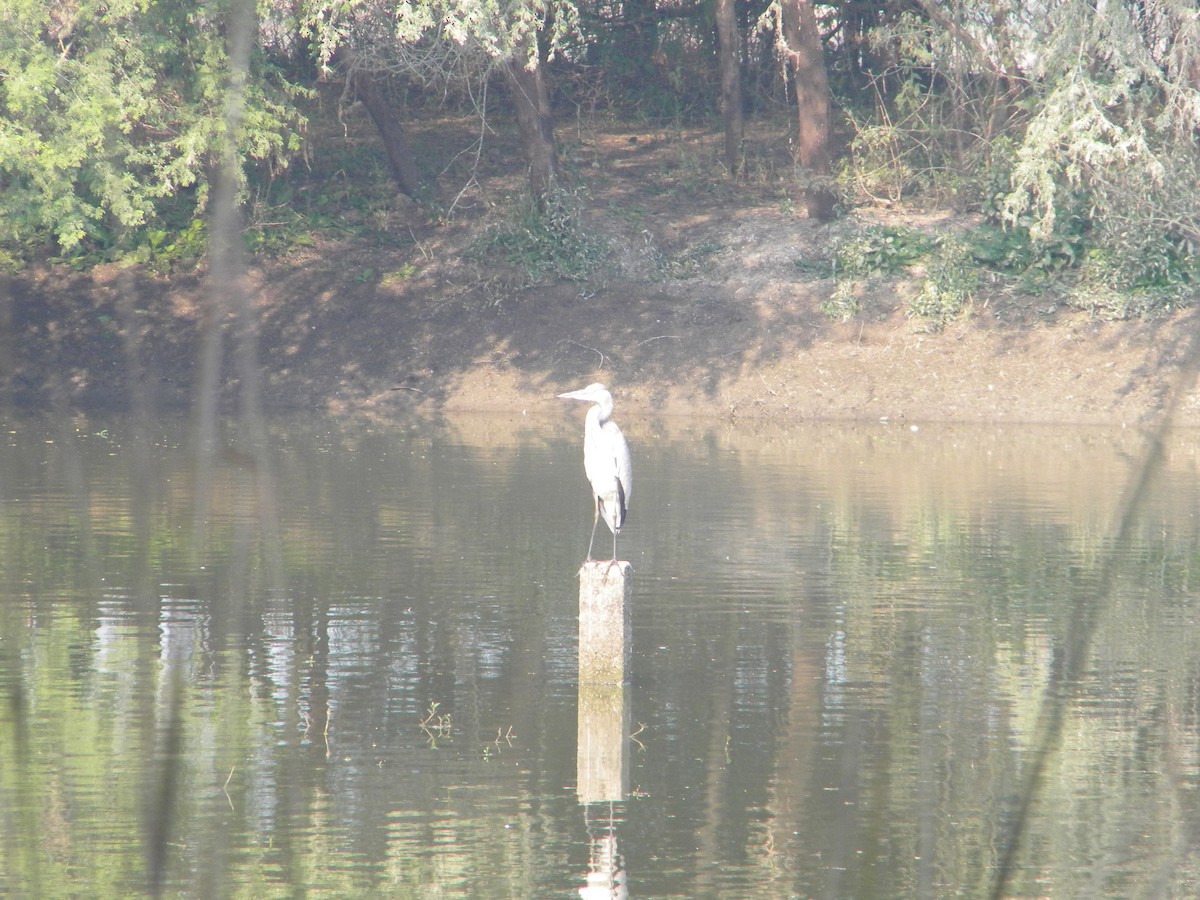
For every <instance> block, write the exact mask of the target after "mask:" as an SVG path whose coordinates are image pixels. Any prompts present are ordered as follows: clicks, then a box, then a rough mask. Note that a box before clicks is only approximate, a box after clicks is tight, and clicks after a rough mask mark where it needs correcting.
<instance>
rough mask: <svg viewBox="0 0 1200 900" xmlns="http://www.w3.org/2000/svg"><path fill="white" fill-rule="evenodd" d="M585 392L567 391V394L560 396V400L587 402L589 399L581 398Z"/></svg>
mask: <svg viewBox="0 0 1200 900" xmlns="http://www.w3.org/2000/svg"><path fill="white" fill-rule="evenodd" d="M582 393H583V391H567V392H566V393H565V394H559V395H558V399H559V400H586V399H587V397H580V396H579V395H580V394H582Z"/></svg>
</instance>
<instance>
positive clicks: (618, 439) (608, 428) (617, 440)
mask: <svg viewBox="0 0 1200 900" xmlns="http://www.w3.org/2000/svg"><path fill="white" fill-rule="evenodd" d="M604 431H605V433H606V434H607V435H608V438H609V445H610V451H611V452H612V455H613V463H614V465H615V466H616V475H617V481H619V482H620V483H621V492H622V494H624V498H625V504H626V505H628V504H629V495H630V494H632V493H633V461H632V460H631V459H630V458H629V444H628V443H626V441H625V435H623V434H622V433H621V429H620V428H618V427H617V423H616V422H613V421H612V420H611V419H610V420H609V421H607V422H605V423H604Z"/></svg>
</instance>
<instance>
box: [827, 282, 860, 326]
mask: <svg viewBox="0 0 1200 900" xmlns="http://www.w3.org/2000/svg"><path fill="white" fill-rule="evenodd" d="M862 290H863V285H862V282H860V281H839V282H838V283H837V284H836V285H835V286H834V288H833V291H832V293H830V295H829V296H828V297H827V298H825V299H824V300H822V301H821V304H820V309H821V312H823V313H824V314H825V315H826V316H828V317H829V318H830V319H833V320H834V321H835V322H848V321H850V320H851V319H853V318H854V317H855V316H857V315H858V314H859V313H860V312H862V299H861V294H862Z"/></svg>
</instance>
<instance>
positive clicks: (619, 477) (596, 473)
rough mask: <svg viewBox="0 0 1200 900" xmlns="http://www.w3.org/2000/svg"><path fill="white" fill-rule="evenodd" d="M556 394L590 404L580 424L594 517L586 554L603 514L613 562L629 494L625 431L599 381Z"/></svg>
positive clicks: (630, 482) (630, 475) (630, 471)
mask: <svg viewBox="0 0 1200 900" xmlns="http://www.w3.org/2000/svg"><path fill="white" fill-rule="evenodd" d="M558 396H559V397H561V398H562V399H563V400H584V401H586V402H588V403H591V404H594V405H593V406H592V408H591V409H589V410H588V411H587V418H586V419H585V420H584V426H583V471H584V473H585V474H586V475H587V480H588V481H590V482H591V484H592V496H593V497H595V499H596V518H595V519H593V520H592V537H591V539H590V540H589V541H588V553H587V558H588V559H591V558H592V544H593V543H595V541H596V526H597V525H598V524H599V523H600V519H601V517H603V519H604V521H605V523H607V525H608V527H609V528H610V529H611V530H612V533H613V562H616V560H617V535H618V534H619V533H620V531H621V526H622V525H624V524H625V517H626V515H627V514H628V512H629V495H630V494H632V493H633V465H632V464H631V463H630V460H629V445H628V444H627V443H625V435H623V434H621V429H620V428H618V427H617V423H616V422H614V421H613V420H612V412H613V399H612V394H610V393H609V392H608V388H606V387H605V386H604V385H602V384H589V385H588V386H587V387H585V388H582V389H581V390H578V391H569V392H568V393H566V394H559V395H558Z"/></svg>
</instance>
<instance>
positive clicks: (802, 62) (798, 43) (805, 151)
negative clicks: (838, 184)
mask: <svg viewBox="0 0 1200 900" xmlns="http://www.w3.org/2000/svg"><path fill="white" fill-rule="evenodd" d="M778 39H779V51H780V53H782V54H783V56H784V59H785V60H786V62H787V66H788V70H789V71H790V72H791V74H792V84H793V87H794V88H795V91H796V113H797V122H796V124H797V128H798V139H797V154H796V156H797V160H798V162H799V163H800V165H801V166H803V167H804V168H805V169H806V170H807V171H808V175H809V177H810V178H811V179H812V183H811V184H810V185H809V186H808V188H807V189H806V191H805V197H806V203H807V206H808V214H809V216H810V217H811V218H814V219H820V220H822V221H824V220H827V219H830V218H832V217H833V207H834V202H835V198H834V195H833V191H832V190H831V189H830V187H829V184H828V181H829V174H830V161H831V151H830V137H831V133H830V126H829V108H830V103H831V98H830V92H829V77H828V75H827V74H826V71H825V58H824V48H823V47H822V45H821V35H820V34H819V33H818V32H817V16H816V13H815V12H814V11H813V5H812V2H811V0H784V2H783V4H782V10H781V13H780V20H779V34H778Z"/></svg>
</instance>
